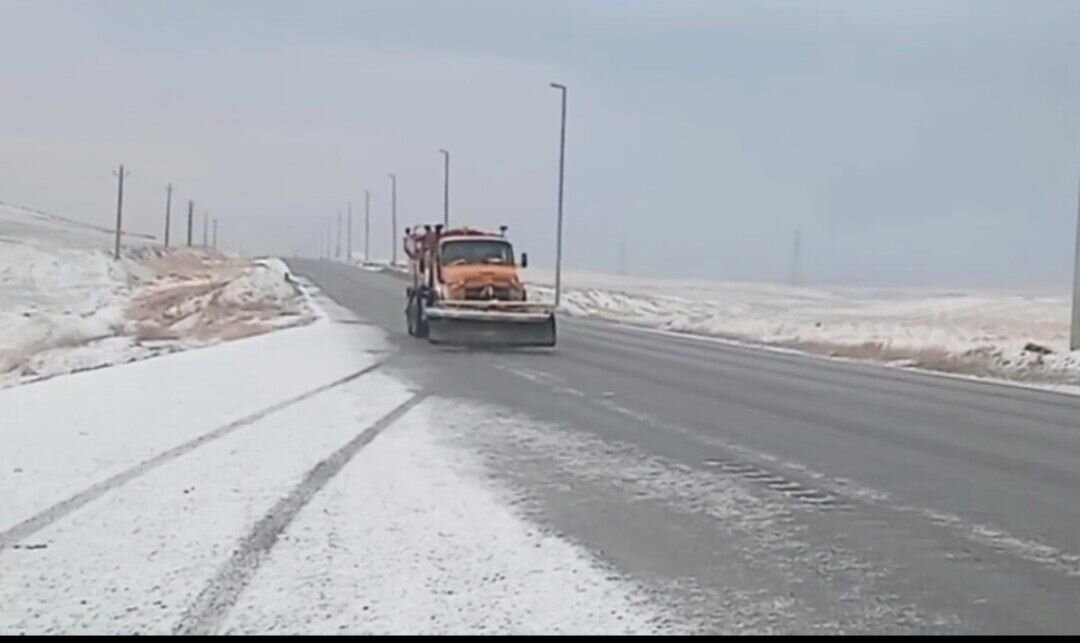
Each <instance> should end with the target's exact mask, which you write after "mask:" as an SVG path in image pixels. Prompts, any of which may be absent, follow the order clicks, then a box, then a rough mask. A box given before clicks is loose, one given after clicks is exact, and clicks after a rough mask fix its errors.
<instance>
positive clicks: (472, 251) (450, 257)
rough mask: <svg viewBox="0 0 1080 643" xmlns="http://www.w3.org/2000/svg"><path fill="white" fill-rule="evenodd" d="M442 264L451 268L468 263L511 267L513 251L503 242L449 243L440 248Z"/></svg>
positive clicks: (472, 241)
mask: <svg viewBox="0 0 1080 643" xmlns="http://www.w3.org/2000/svg"><path fill="white" fill-rule="evenodd" d="M441 254H442V264H443V265H444V266H452V265H455V264H469V263H495V264H506V265H513V263H514V250H513V248H511V247H510V244H509V243H506V242H505V241H493V240H489V239H484V240H478V239H477V240H469V241H449V242H447V243H444V244H443V246H442V253H441Z"/></svg>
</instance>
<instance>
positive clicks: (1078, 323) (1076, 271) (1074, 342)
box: [1069, 207, 1080, 350]
mask: <svg viewBox="0 0 1080 643" xmlns="http://www.w3.org/2000/svg"><path fill="white" fill-rule="evenodd" d="M1078 348H1080V207H1078V209H1077V215H1076V251H1075V256H1074V258H1073V302H1072V325H1071V327H1070V329H1069V350H1076V349H1078Z"/></svg>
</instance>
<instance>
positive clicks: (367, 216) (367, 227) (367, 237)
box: [364, 190, 371, 263]
mask: <svg viewBox="0 0 1080 643" xmlns="http://www.w3.org/2000/svg"><path fill="white" fill-rule="evenodd" d="M370 241H371V190H364V263H369V262H370V261H371V243H369V242H370Z"/></svg>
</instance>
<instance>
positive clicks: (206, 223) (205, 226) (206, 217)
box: [202, 212, 210, 248]
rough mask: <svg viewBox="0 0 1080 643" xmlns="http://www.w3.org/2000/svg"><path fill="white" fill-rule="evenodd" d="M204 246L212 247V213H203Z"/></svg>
mask: <svg viewBox="0 0 1080 643" xmlns="http://www.w3.org/2000/svg"><path fill="white" fill-rule="evenodd" d="M202 247H203V248H209V247H210V213H209V212H203V213H202Z"/></svg>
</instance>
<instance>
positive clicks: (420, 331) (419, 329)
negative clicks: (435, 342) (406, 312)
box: [411, 299, 428, 338]
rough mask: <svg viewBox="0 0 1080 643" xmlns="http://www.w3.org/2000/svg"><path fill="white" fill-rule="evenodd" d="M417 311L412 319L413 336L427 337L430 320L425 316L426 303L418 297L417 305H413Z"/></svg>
mask: <svg viewBox="0 0 1080 643" xmlns="http://www.w3.org/2000/svg"><path fill="white" fill-rule="evenodd" d="M413 310H414V311H415V312H414V314H413V319H412V324H411V325H412V329H413V337H420V338H425V337H427V336H428V322H427V317H425V316H424V305H423V303H422V302H421V301H420V300H419V299H418V300H417V301H416V305H415V306H413Z"/></svg>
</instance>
